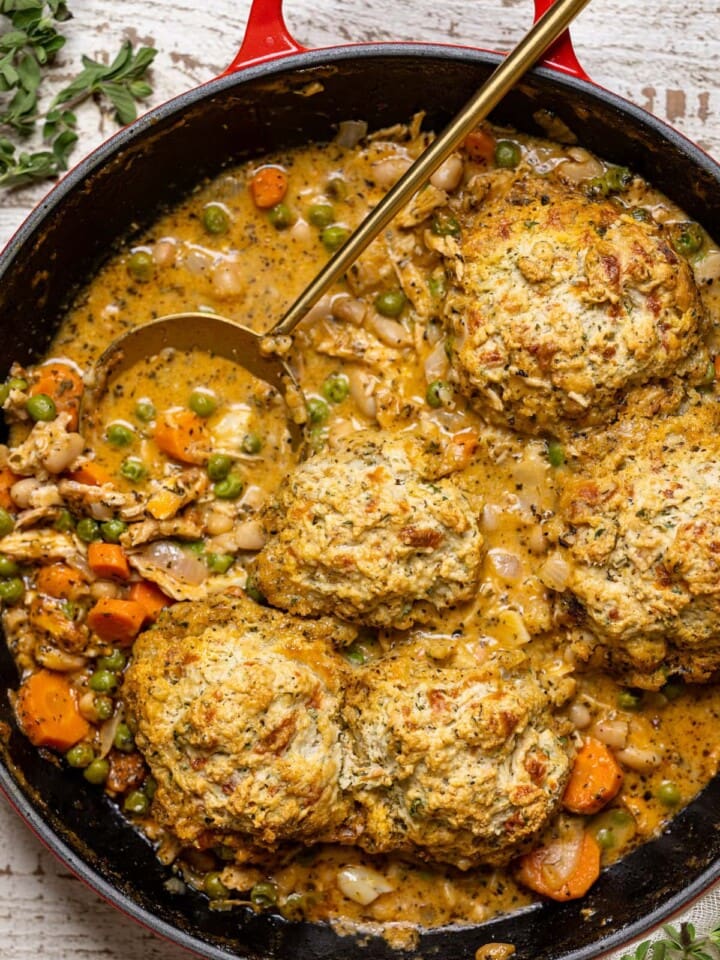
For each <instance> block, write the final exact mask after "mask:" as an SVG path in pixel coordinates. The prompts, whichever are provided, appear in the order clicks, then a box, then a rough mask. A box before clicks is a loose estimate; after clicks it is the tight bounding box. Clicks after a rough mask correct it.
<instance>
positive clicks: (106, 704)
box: [93, 694, 115, 720]
mask: <svg viewBox="0 0 720 960" xmlns="http://www.w3.org/2000/svg"><path fill="white" fill-rule="evenodd" d="M93 707H94V709H95V713H96V714H97V715H98V720H109V719H110V717H111V716H112V715H113V714H114V713H115V704H114V703H113V700H112V697H106V696H104V695H103V694H101V695H100V696H97V697H95V699H94V700H93Z"/></svg>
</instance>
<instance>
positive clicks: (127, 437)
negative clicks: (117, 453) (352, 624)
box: [105, 423, 135, 447]
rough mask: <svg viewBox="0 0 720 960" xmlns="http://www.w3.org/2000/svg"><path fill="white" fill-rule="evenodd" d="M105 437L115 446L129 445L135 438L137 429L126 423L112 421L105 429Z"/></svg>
mask: <svg viewBox="0 0 720 960" xmlns="http://www.w3.org/2000/svg"><path fill="white" fill-rule="evenodd" d="M105 439H106V440H107V442H108V443H111V444H112V445H113V446H114V447H128V446H129V445H130V444H131V443H132V442H133V440H134V439H135V431H134V430H133V429H132V427H129V426H128V425H127V424H126V423H111V424H110V425H109V426H108V428H107V430H106V431H105Z"/></svg>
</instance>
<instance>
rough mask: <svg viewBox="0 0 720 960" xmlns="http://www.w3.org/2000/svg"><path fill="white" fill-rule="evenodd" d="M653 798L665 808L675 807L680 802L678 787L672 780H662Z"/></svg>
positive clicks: (680, 795) (680, 796)
mask: <svg viewBox="0 0 720 960" xmlns="http://www.w3.org/2000/svg"><path fill="white" fill-rule="evenodd" d="M655 796H656V797H657V798H658V800H659V801H660V803H662V804H663V805H664V806H666V807H676V806H677V805H678V804H679V803H680V801H681V800H682V793H681V792H680V787H678V785H677V784H676V783H673V781H672V780H663V782H662V783H661V784H660V786H659V787H658V788H657V790H656V791H655Z"/></svg>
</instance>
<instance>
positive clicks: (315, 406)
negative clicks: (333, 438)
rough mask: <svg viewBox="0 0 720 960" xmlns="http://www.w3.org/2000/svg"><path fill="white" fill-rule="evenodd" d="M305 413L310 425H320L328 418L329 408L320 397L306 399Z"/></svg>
mask: <svg viewBox="0 0 720 960" xmlns="http://www.w3.org/2000/svg"><path fill="white" fill-rule="evenodd" d="M307 412H308V419H309V420H310V423H315V424H321V423H325V422H326V421H327V418H328V417H329V416H330V407H328V405H327V404H326V403H325V401H324V400H321V399H320V397H308V399H307Z"/></svg>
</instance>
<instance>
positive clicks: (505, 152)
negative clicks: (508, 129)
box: [495, 140, 522, 170]
mask: <svg viewBox="0 0 720 960" xmlns="http://www.w3.org/2000/svg"><path fill="white" fill-rule="evenodd" d="M521 159H522V153H521V151H520V147H519V145H518V144H517V143H515V141H514V140H498V142H497V143H496V144H495V166H496V167H503V168H505V169H506V170H513V169H514V168H515V167H516V166H517V165H518V164H519V163H520V160H521Z"/></svg>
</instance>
